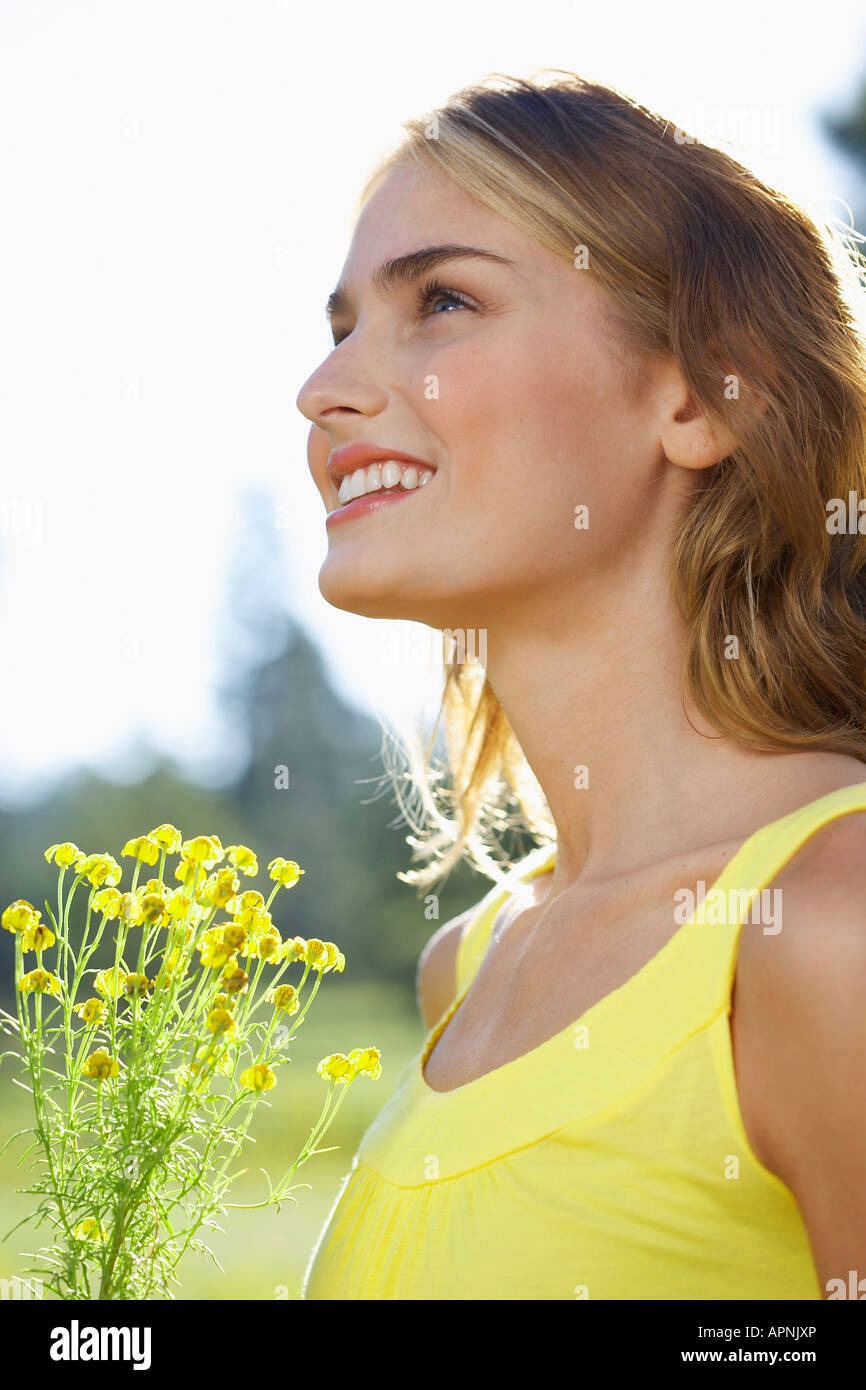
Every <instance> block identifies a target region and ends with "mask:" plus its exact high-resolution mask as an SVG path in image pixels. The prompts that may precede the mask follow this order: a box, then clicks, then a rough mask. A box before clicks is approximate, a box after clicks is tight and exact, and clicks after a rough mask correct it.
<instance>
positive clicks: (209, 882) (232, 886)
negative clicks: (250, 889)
mask: <svg viewBox="0 0 866 1390" xmlns="http://www.w3.org/2000/svg"><path fill="white" fill-rule="evenodd" d="M240 886H241V881H240V879H239V878H238V876H237V874H236V873H235V871H234V869H220V870H219V871H218V872H217V873H215V874H211V876H210V878H208V879H206V880H205V882H204V883H203V884H202V890H201V896H202V898H203V899H204V901H205V902H206V903H209V904H210V906H211V907H225V908H228V907H229V904H230V903H232V902H233V901H234V897H235V894H236V893H237V891H238V889H239V888H240Z"/></svg>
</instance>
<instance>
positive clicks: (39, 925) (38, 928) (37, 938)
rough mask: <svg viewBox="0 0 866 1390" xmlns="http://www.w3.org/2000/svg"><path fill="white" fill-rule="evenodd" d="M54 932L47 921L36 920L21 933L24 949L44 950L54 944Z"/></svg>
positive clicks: (22, 947)
mask: <svg viewBox="0 0 866 1390" xmlns="http://www.w3.org/2000/svg"><path fill="white" fill-rule="evenodd" d="M54 940H55V937H54V932H53V931H52V930H51V928H50V927H49V926H47V925H46V924H45V922H34V923H33V925H32V926H30V927H28V928H27V930H26V931H25V932H23V933H22V935H21V949H22V951H44V950H45V948H46V947H47V946H53V945H54Z"/></svg>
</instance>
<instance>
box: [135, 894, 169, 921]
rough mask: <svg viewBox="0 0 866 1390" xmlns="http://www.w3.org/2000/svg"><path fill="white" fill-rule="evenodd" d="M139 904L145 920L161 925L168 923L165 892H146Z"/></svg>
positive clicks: (142, 918) (142, 917)
mask: <svg viewBox="0 0 866 1390" xmlns="http://www.w3.org/2000/svg"><path fill="white" fill-rule="evenodd" d="M138 904H139V909H140V912H141V920H142V921H143V922H155V923H156V924H157V926H160V927H164V926H166V925H167V924H168V921H169V916H168V904H167V902H166V897H165V895H164V894H163V893H145V894H144V896H143V897H141V898H139V900H138Z"/></svg>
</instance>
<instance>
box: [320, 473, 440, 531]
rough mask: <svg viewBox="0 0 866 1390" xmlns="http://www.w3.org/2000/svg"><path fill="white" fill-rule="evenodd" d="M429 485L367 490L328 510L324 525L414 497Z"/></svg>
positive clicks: (337, 523) (346, 519)
mask: <svg viewBox="0 0 866 1390" xmlns="http://www.w3.org/2000/svg"><path fill="white" fill-rule="evenodd" d="M429 487H430V484H429V483H428V485H427V487H414V488H409V489H406V488H402V487H397V488H395V489H394V490H393V492H368V493H365V495H364V496H363V497H353V498H352V501H351V502H346V503H345V505H344V506H342V507H337V508H336V509H335V510H334V511H333V512H328V515H327V516H326V517H325V525H326V526H328V527H330V526H335V525H339V523H340V522H341V521H351V519H352V517H356V516H363V515H364V513H365V512H376V511H378V510H379V508H380V507H387V506H390V505H391V503H393V502H403V501H406V500H407V499H408V498H410V497H415V496H416V495H417V494H418V493H419V492H427V491H428V489H429Z"/></svg>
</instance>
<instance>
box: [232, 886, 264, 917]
mask: <svg viewBox="0 0 866 1390" xmlns="http://www.w3.org/2000/svg"><path fill="white" fill-rule="evenodd" d="M264 906H265V900H264V898H263V897H262V895H261V893H260V892H259V890H258V889H257V888H248V889H247V891H246V892H245V893H241V895H240V897H239V898H238V907H237V910H238V912H248V911H249V909H250V908H251V907H258V908H260V909H262V910H264Z"/></svg>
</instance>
